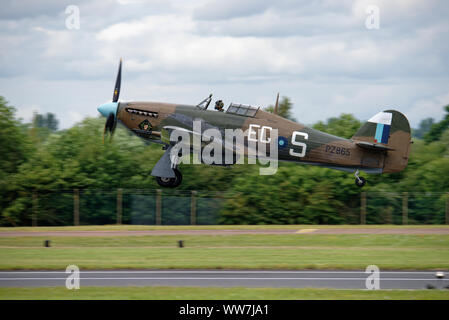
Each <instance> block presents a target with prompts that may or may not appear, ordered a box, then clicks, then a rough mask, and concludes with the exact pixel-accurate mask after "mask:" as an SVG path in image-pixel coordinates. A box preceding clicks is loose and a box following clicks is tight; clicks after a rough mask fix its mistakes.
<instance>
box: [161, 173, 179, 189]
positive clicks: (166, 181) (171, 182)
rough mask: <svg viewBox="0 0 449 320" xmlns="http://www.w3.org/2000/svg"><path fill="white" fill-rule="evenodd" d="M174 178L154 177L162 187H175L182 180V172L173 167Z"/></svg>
mask: <svg viewBox="0 0 449 320" xmlns="http://www.w3.org/2000/svg"><path fill="white" fill-rule="evenodd" d="M173 171H174V173H175V176H176V177H175V178H163V177H156V181H157V183H158V184H159V185H160V186H161V187H164V188H176V187H177V186H179V185H180V184H181V182H182V174H181V172H180V171H179V170H178V169H173Z"/></svg>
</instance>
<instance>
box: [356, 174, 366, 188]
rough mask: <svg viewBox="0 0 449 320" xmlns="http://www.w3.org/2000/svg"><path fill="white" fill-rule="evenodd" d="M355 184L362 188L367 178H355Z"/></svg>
mask: <svg viewBox="0 0 449 320" xmlns="http://www.w3.org/2000/svg"><path fill="white" fill-rule="evenodd" d="M355 184H356V185H357V187H360V188H361V187H363V186H364V185H365V184H366V179H365V178H364V177H358V178H355Z"/></svg>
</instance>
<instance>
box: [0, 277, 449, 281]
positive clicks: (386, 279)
mask: <svg viewBox="0 0 449 320" xmlns="http://www.w3.org/2000/svg"><path fill="white" fill-rule="evenodd" d="M8 280H9V281H22V280H35V281H37V280H67V278H3V279H0V281H8ZM80 280H314V281H315V280H357V281H365V280H366V278H210V277H208V278H196V277H178V278H170V277H169V278H167V277H151V278H148V277H146V278H82V277H80ZM432 280H435V281H449V279H412V278H380V281H381V282H382V281H432Z"/></svg>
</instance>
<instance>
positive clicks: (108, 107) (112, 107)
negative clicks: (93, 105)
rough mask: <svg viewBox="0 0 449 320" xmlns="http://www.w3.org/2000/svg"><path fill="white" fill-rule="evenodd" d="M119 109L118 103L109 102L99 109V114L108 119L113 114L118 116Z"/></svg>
mask: <svg viewBox="0 0 449 320" xmlns="http://www.w3.org/2000/svg"><path fill="white" fill-rule="evenodd" d="M117 109H118V102H109V103H105V104H102V105H101V106H99V107H98V108H97V110H98V112H100V113H101V115H102V116H103V117H106V118H107V117H108V116H109V115H110V114H111V113H112V114H113V115H114V116H116V115H117Z"/></svg>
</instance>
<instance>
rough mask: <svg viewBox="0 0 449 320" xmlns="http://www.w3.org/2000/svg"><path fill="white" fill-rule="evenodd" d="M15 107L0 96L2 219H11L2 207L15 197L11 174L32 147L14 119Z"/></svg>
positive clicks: (26, 157) (0, 197) (0, 195)
mask: <svg viewBox="0 0 449 320" xmlns="http://www.w3.org/2000/svg"><path fill="white" fill-rule="evenodd" d="M14 114H15V108H14V107H12V106H9V105H8V103H7V101H6V100H5V99H4V98H3V97H1V96H0V154H1V157H0V213H1V215H2V221H6V223H8V224H9V223H11V222H13V220H11V218H10V217H9V216H8V215H7V213H6V212H5V211H4V209H5V208H6V207H7V206H8V205H9V203H10V202H11V201H13V199H14V197H15V192H14V189H13V188H12V186H11V179H12V176H13V175H14V174H15V173H16V172H17V171H18V170H19V167H20V165H21V164H23V163H24V162H25V161H26V160H27V159H28V158H29V156H30V154H31V153H32V151H33V149H32V147H31V145H30V142H29V140H28V139H27V136H26V135H25V133H24V132H23V130H22V128H21V125H20V123H19V122H18V120H16V119H15V115H14Z"/></svg>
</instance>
